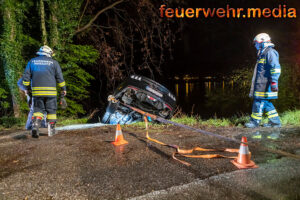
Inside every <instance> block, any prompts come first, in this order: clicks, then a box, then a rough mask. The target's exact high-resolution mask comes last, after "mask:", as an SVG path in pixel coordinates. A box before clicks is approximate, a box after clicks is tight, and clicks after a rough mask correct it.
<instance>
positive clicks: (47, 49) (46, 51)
mask: <svg viewBox="0 0 300 200" xmlns="http://www.w3.org/2000/svg"><path fill="white" fill-rule="evenodd" d="M36 54H37V55H40V56H48V57H51V56H52V55H53V51H52V49H51V48H50V47H48V46H47V45H44V46H41V48H40V49H39V51H38V52H36Z"/></svg>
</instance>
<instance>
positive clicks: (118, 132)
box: [112, 124, 128, 146]
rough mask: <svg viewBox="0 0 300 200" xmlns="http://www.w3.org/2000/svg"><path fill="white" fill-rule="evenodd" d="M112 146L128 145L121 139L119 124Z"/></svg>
mask: <svg viewBox="0 0 300 200" xmlns="http://www.w3.org/2000/svg"><path fill="white" fill-rule="evenodd" d="M112 144H113V145H115V146H120V145H124V144H128V142H127V141H126V140H125V139H124V137H123V133H122V130H121V126H120V124H117V129H116V137H115V141H114V142H112Z"/></svg>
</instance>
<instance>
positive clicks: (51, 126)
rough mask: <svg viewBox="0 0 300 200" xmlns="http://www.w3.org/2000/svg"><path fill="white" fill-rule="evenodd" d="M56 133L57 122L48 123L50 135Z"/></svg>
mask: <svg viewBox="0 0 300 200" xmlns="http://www.w3.org/2000/svg"><path fill="white" fill-rule="evenodd" d="M54 134H55V122H49V123H48V136H49V137H51V136H53V135H54Z"/></svg>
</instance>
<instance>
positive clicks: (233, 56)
mask: <svg viewBox="0 0 300 200" xmlns="http://www.w3.org/2000/svg"><path fill="white" fill-rule="evenodd" d="M227 4H228V5H229V6H230V7H232V8H239V7H242V8H248V7H249V8H271V9H272V8H275V7H278V5H279V4H280V5H287V7H288V8H291V7H294V8H296V9H297V18H296V19H289V18H281V19H280V18H256V19H241V18H240V19H237V18H235V19H234V18H229V19H227V18H222V19H220V18H216V17H215V18H198V19H188V18H185V19H171V20H177V23H179V24H182V25H183V29H182V32H181V33H180V34H179V35H178V37H179V38H180V39H179V40H177V42H176V44H175V47H174V52H173V57H174V59H173V60H171V61H169V62H168V63H167V66H166V67H165V69H166V70H167V71H168V73H169V75H170V77H172V76H174V75H179V76H182V75H184V74H192V75H198V76H200V77H203V76H208V75H217V74H227V73H230V72H231V71H232V70H233V69H236V68H240V67H251V68H252V67H254V64H255V62H256V49H255V48H254V46H253V38H254V37H255V35H257V34H258V33H261V32H266V33H268V34H269V35H270V36H271V38H272V42H273V43H274V44H275V49H276V50H277V51H278V52H279V54H280V61H281V63H295V62H297V55H298V53H299V49H300V48H298V46H299V43H300V40H299V38H300V31H299V29H298V27H299V26H300V23H299V17H300V13H299V12H300V3H299V1H296V0H295V1H276V0H265V1H258V0H251V1H249V0H239V1H222V2H221V1H218V0H204V1H199V0H194V1H188V3H186V5H185V6H184V7H185V8H188V7H191V8H198V7H199V8H226V5H227ZM298 15H299V16H298Z"/></svg>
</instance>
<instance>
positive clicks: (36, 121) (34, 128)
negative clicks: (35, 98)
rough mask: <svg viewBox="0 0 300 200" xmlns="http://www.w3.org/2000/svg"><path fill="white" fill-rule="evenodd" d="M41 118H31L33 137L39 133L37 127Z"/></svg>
mask: <svg viewBox="0 0 300 200" xmlns="http://www.w3.org/2000/svg"><path fill="white" fill-rule="evenodd" d="M41 122H42V118H40V117H33V118H32V129H31V136H32V137H33V138H38V137H39V135H40V133H39V128H40V126H41Z"/></svg>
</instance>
